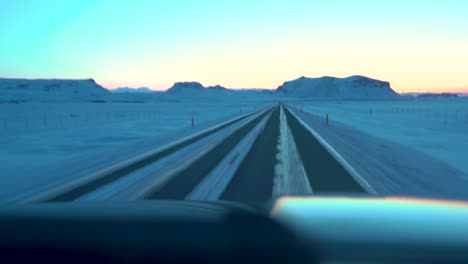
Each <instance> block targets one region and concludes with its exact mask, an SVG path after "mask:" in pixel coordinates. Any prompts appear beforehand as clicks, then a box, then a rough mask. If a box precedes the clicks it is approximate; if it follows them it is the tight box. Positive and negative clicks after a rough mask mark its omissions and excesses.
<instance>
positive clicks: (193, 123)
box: [192, 112, 195, 128]
mask: <svg viewBox="0 0 468 264" xmlns="http://www.w3.org/2000/svg"><path fill="white" fill-rule="evenodd" d="M194 127H195V112H192V128H194Z"/></svg>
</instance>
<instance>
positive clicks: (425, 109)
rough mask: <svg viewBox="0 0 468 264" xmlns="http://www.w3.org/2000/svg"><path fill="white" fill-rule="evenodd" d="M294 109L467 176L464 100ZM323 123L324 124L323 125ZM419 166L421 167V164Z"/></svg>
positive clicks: (467, 107)
mask: <svg viewBox="0 0 468 264" xmlns="http://www.w3.org/2000/svg"><path fill="white" fill-rule="evenodd" d="M291 105H294V106H295V107H296V108H297V109H301V107H302V109H303V111H304V112H308V113H312V114H314V115H316V116H318V117H320V118H325V115H326V113H328V114H329V119H330V126H333V125H334V122H340V123H343V124H346V125H348V126H351V127H353V128H355V129H358V130H360V131H363V132H366V133H368V134H370V135H373V136H376V137H379V138H384V139H388V140H390V141H393V142H396V143H399V144H402V145H405V146H409V147H411V148H414V149H417V150H419V151H422V152H424V153H426V154H428V155H430V156H432V157H435V158H437V159H440V160H442V161H444V162H446V163H448V164H450V165H451V166H453V167H455V168H457V169H459V170H462V171H464V172H465V173H467V174H468V159H467V158H466V154H468V152H467V150H468V136H467V131H468V99H467V98H464V97H461V98H454V99H433V100H429V99H425V100H411V101H407V100H405V101H300V102H299V101H294V102H291ZM323 123H324V121H323ZM421 166H424V165H423V164H421Z"/></svg>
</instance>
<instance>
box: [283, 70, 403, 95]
mask: <svg viewBox="0 0 468 264" xmlns="http://www.w3.org/2000/svg"><path fill="white" fill-rule="evenodd" d="M277 92H278V93H279V94H281V95H282V96H284V97H293V98H337V99H368V98H369V99H370V98H372V99H377V98H382V99H384V98H397V97H398V96H399V95H398V94H397V93H396V92H395V91H394V90H393V89H392V88H390V83H388V82H384V81H379V80H375V79H371V78H368V77H364V76H351V77H348V78H336V77H328V76H325V77H321V78H307V77H300V78H298V79H296V80H292V81H288V82H285V83H284V84H283V85H281V86H280V87H278V89H277Z"/></svg>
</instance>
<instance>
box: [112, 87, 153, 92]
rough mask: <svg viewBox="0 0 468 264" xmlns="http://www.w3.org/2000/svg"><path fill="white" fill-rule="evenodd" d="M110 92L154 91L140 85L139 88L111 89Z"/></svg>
mask: <svg viewBox="0 0 468 264" xmlns="http://www.w3.org/2000/svg"><path fill="white" fill-rule="evenodd" d="M111 92H113V93H154V92H155V91H153V90H151V89H150V88H148V87H140V88H131V87H120V88H116V89H112V90H111Z"/></svg>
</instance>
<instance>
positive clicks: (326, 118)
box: [325, 113, 328, 127]
mask: <svg viewBox="0 0 468 264" xmlns="http://www.w3.org/2000/svg"><path fill="white" fill-rule="evenodd" d="M325 125H326V126H327V127H328V113H327V114H326V116H325Z"/></svg>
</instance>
